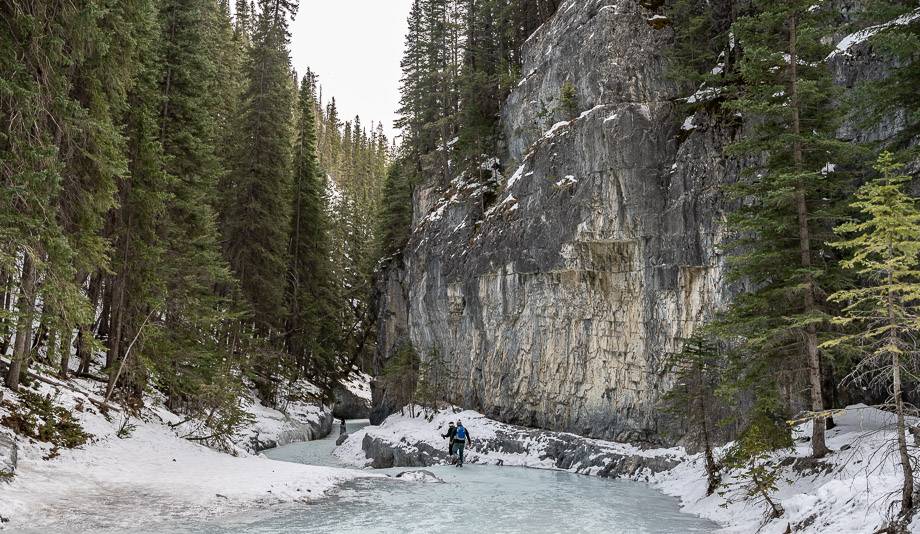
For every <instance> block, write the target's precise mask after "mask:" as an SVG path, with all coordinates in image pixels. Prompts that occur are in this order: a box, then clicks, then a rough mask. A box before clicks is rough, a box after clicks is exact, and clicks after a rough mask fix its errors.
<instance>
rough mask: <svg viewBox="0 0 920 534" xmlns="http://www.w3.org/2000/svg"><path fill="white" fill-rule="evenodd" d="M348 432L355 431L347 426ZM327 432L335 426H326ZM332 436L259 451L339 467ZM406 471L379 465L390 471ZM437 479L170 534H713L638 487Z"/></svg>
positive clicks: (486, 472)
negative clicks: (694, 533) (446, 533)
mask: <svg viewBox="0 0 920 534" xmlns="http://www.w3.org/2000/svg"><path fill="white" fill-rule="evenodd" d="M350 426H351V428H350V430H352V431H353V430H354V429H356V428H359V427H360V426H363V422H354V423H352V424H351V425H350ZM336 430H337V429H336ZM337 434H338V432H337V431H336V432H334V435H333V436H331V437H330V438H327V439H324V440H318V441H313V442H310V443H298V444H293V445H288V446H285V447H281V448H279V449H275V450H273V451H269V452H268V453H267V456H269V457H271V458H274V459H277V460H284V461H290V462H301V463H309V464H315V465H331V466H336V465H339V464H338V463H337V461H336V459H335V458H334V457H333V456H332V450H333V449H334V448H335V438H336V437H337ZM407 470H410V469H406V468H400V469H389V470H384V471H383V472H385V473H388V474H394V475H395V474H397V473H400V472H403V471H407ZM428 470H429V471H431V472H432V473H434V474H435V475H437V476H438V477H439V478H441V479H442V480H443V481H444V482H443V483H438V482H405V481H401V480H393V479H362V480H358V481H355V482H350V483H348V484H347V485H345V487H344V488H343V489H342V490H340V491H338V492H337V493H336V496H335V497H333V498H330V499H326V500H323V501H320V502H318V503H316V504H310V505H297V506H294V505H291V506H279V507H272V508H269V509H265V510H262V511H260V512H256V513H248V514H246V516H245V517H232V518H221V519H220V520H218V521H216V522H209V523H208V524H200V525H196V524H188V523H186V524H184V525H181V526H174V527H172V528H171V529H170V531H171V532H182V533H189V534H217V533H240V534H242V533H252V534H282V533H313V532H315V533H343V534H348V533H360V534H368V533H419V534H421V533H425V534H429V533H441V532H463V533H476V532H482V533H526V534H540V533H558V532H585V533H589V532H590V533H623V534H627V533H628V534H640V533H673V534H684V533H693V532H713V531H714V530H716V528H717V526H716V525H714V524H712V523H710V522H708V521H704V520H702V519H699V518H697V517H694V516H691V515H687V514H683V513H681V512H680V511H679V510H678V506H677V501H676V500H674V499H672V498H670V497H667V496H665V495H663V494H661V493H659V492H657V491H655V490H654V489H652V488H651V487H649V486H648V485H645V484H641V483H637V482H631V481H622V480H605V479H601V478H596V477H588V476H580V475H574V474H571V473H566V472H558V471H543V470H537V469H523V468H515V467H496V466H479V465H467V466H465V467H463V468H462V469H458V468H455V467H451V466H442V467H431V468H428Z"/></svg>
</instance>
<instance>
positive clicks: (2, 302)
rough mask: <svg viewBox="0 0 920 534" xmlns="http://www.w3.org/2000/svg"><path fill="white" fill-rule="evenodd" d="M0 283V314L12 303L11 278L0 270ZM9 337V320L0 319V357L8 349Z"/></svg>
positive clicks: (7, 309)
mask: <svg viewBox="0 0 920 534" xmlns="http://www.w3.org/2000/svg"><path fill="white" fill-rule="evenodd" d="M0 283H2V284H3V292H2V293H0V312H6V311H9V309H10V304H12V302H13V276H12V275H11V274H7V272H6V271H4V270H3V269H0ZM11 337H12V336H11V334H10V321H9V319H3V318H0V355H3V354H6V350H7V349H8V348H10V338H11Z"/></svg>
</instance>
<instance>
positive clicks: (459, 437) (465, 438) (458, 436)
mask: <svg viewBox="0 0 920 534" xmlns="http://www.w3.org/2000/svg"><path fill="white" fill-rule="evenodd" d="M456 428H457V430H456V431H454V450H455V451H457V455H458V456H459V457H460V461H459V462H457V467H463V449H464V448H466V446H467V445H472V444H473V440H472V439H470V431H469V430H467V429H466V427H465V426H463V423H461V422H460V421H457V427H456Z"/></svg>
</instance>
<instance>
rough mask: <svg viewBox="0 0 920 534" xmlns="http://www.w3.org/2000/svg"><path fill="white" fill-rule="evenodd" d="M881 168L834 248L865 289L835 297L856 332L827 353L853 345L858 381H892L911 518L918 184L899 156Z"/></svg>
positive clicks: (904, 506)
mask: <svg viewBox="0 0 920 534" xmlns="http://www.w3.org/2000/svg"><path fill="white" fill-rule="evenodd" d="M875 168H876V170H877V171H878V172H879V174H880V175H881V176H880V177H879V178H878V179H876V180H873V181H870V182H868V183H866V184H865V185H863V186H862V187H861V188H860V189H859V191H858V192H857V193H856V200H855V201H854V202H853V203H852V207H853V208H855V209H857V210H859V212H860V214H861V215H862V218H861V219H860V220H857V221H852V222H847V223H843V224H841V225H840V226H838V227H837V232H838V233H839V234H840V235H841V236H842V237H844V238H845V239H844V240H843V241H840V242H837V243H835V244H834V245H835V246H836V247H838V248H841V249H843V250H845V251H847V252H850V253H851V256H849V257H848V258H847V259H845V260H844V261H843V262H842V265H843V267H844V268H846V269H850V270H853V271H855V272H856V273H857V274H858V275H859V276H860V278H861V280H862V282H863V284H862V285H860V286H859V287H856V288H853V289H846V290H842V291H838V292H836V293H834V294H833V295H831V297H830V298H831V300H833V301H835V302H839V303H841V304H844V305H845V307H844V308H843V310H842V313H841V315H840V316H839V317H837V318H836V319H835V322H836V323H838V324H841V325H844V326H846V327H847V332H850V333H848V334H845V335H842V336H840V337H838V338H837V339H834V340H832V341H828V342H827V343H825V346H831V347H832V346H835V345H839V344H846V345H850V346H853V347H856V348H857V350H859V351H860V352H861V353H862V354H864V358H863V359H862V361H861V362H860V364H859V365H858V366H857V368H856V369H855V370H854V371H853V373H852V375H851V376H852V377H858V378H859V379H861V380H868V381H869V382H872V381H874V380H876V379H883V380H884V381H885V382H888V381H889V380H890V383H891V396H892V404H893V405H894V408H895V413H896V414H897V449H898V457H899V463H900V466H901V472H902V473H903V484H902V489H901V510H900V515H901V517H902V518H905V519H909V518H910V517H911V513H912V511H913V506H914V505H913V503H914V500H913V499H914V472H913V465H912V464H911V458H910V455H909V453H908V450H907V436H906V432H907V429H906V423H905V420H904V419H905V407H904V398H903V395H902V392H903V390H904V379H903V378H902V376H904V374H907V376H909V373H904V368H905V367H906V366H907V364H909V363H911V362H912V360H914V359H915V353H916V346H915V343H916V339H917V336H918V335H920V314H918V313H917V307H918V304H920V207H918V205H917V199H916V198H913V197H912V196H911V195H910V194H908V193H907V191H905V189H906V187H907V185H908V183H909V182H910V177H909V176H904V175H901V174H898V173H899V171H900V169H902V168H903V165H901V164H898V163H896V162H895V161H894V157H893V156H892V155H891V153H888V152H885V153H883V154H881V155H880V156H879V158H878V163H877V165H876V167H875ZM914 363H915V362H914ZM902 373H904V374H902Z"/></svg>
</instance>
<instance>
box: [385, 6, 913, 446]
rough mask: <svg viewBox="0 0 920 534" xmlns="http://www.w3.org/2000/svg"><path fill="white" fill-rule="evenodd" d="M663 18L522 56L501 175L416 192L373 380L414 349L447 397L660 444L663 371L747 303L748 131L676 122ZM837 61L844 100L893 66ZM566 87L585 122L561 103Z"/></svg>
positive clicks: (549, 39) (645, 16) (580, 12)
mask: <svg viewBox="0 0 920 534" xmlns="http://www.w3.org/2000/svg"><path fill="white" fill-rule="evenodd" d="M653 14H654V13H653V12H652V11H649V10H648V9H646V8H644V7H642V5H640V2H636V1H634V0H579V1H575V0H569V1H566V2H563V4H562V5H561V6H560V8H559V12H558V13H557V14H556V15H555V16H554V17H553V18H552V19H551V20H550V21H549V22H547V23H546V24H545V25H544V26H543V27H541V28H540V29H539V30H538V31H537V32H536V33H535V34H534V35H533V36H531V38H530V39H529V40H528V41H527V43H526V45H525V47H524V51H523V55H524V67H523V69H522V72H523V73H525V74H524V76H523V78H522V80H521V82H520V84H519V85H518V87H517V88H516V89H514V90H513V92H512V93H511V95H510V96H509V98H508V100H507V102H506V103H505V105H504V107H503V110H502V120H503V127H504V133H505V138H506V143H507V147H508V153H507V154H504V155H503V156H502V158H501V163H495V164H493V165H490V166H487V167H484V168H483V170H482V172H481V173H480V174H479V175H478V176H471V175H469V174H467V175H464V176H461V177H459V178H457V179H456V180H454V181H453V182H451V184H450V185H449V186H447V187H441V188H438V187H437V184H427V185H425V186H423V187H421V188H419V189H418V191H417V192H416V198H415V201H416V202H415V203H416V205H415V217H414V223H413V225H414V232H413V235H412V238H411V240H410V242H409V245H408V247H407V249H406V251H405V253H404V255H403V257H402V258H401V259H400V260H399V261H396V262H394V264H393V267H391V268H390V269H389V270H387V271H386V272H385V273H384V274H383V276H382V278H381V281H380V283H379V284H378V291H379V297H380V298H379V301H378V302H379V304H380V305H379V312H380V314H379V317H378V325H379V327H380V330H381V338H380V344H379V346H378V353H377V357H376V365H377V371H378V373H379V371H380V370H381V369H382V368H383V366H384V365H385V362H386V361H387V358H388V357H389V356H390V355H391V354H392V352H393V350H394V349H395V348H396V347H397V346H398V345H399V344H401V343H406V342H411V344H412V345H413V346H414V347H415V349H416V350H417V352H418V353H419V354H420V356H421V357H422V358H423V359H427V361H428V362H432V361H437V360H443V364H441V365H438V366H437V367H438V368H437V369H434V371H433V374H434V376H435V377H436V381H437V382H438V384H439V391H441V392H443V393H442V395H443V397H444V400H448V401H451V402H453V403H456V404H459V405H462V406H465V407H470V408H475V409H477V410H479V411H482V412H483V413H485V414H486V415H488V416H489V417H492V418H496V419H499V420H501V421H505V422H510V423H518V424H523V425H527V426H536V427H541V428H546V429H552V430H564V431H570V432H575V433H578V434H583V435H588V436H593V437H601V438H607V439H615V440H626V441H652V442H654V441H659V440H660V436H661V434H662V432H661V431H662V425H666V422H665V421H664V420H663V419H662V417H661V416H660V414H659V410H658V409H657V407H656V403H657V401H658V400H659V399H660V397H661V395H662V394H663V393H664V392H665V391H667V390H668V388H669V387H670V385H671V382H670V377H669V376H668V373H667V372H666V369H665V366H664V362H665V361H666V359H667V358H668V355H669V354H671V353H674V352H676V351H678V350H679V348H680V346H679V345H680V339H682V338H684V337H686V336H688V335H690V334H691V333H692V331H693V329H694V328H695V326H696V325H698V324H700V323H701V322H702V321H704V320H706V319H707V318H708V317H709V316H710V315H711V314H712V313H713V311H714V310H716V309H718V308H719V307H720V306H723V305H724V304H725V303H726V302H727V301H728V300H729V299H730V296H731V295H732V294H733V292H734V291H737V290H738V288H733V287H730V286H729V284H728V283H727V281H726V279H725V267H724V263H725V262H724V258H723V257H722V255H721V252H720V244H721V243H722V242H723V241H724V233H725V227H724V221H725V218H726V213H727V212H728V211H729V209H730V205H729V204H728V201H727V199H726V198H725V196H724V194H723V186H724V185H725V184H729V183H732V182H733V181H735V180H736V179H737V177H738V176H739V168H738V165H739V164H738V163H731V162H729V161H727V160H726V159H725V158H724V157H723V153H724V147H725V145H726V144H728V143H730V142H732V141H733V140H734V139H735V138H736V136H737V132H736V131H735V129H734V128H736V127H737V126H730V125H727V124H726V123H725V121H724V120H721V119H720V118H712V117H709V116H708V115H707V112H706V111H705V109H704V110H701V111H698V112H696V113H695V115H694V116H692V117H685V116H683V115H682V112H681V111H680V108H681V106H679V105H678V104H679V100H680V99H681V98H686V97H687V96H688V95H689V94H690V93H692V92H693V89H692V88H690V89H689V90H688V88H686V87H684V88H680V87H677V85H676V84H675V82H674V80H673V79H672V78H670V77H669V74H668V73H667V72H666V71H665V54H666V53H667V49H668V47H669V43H670V40H671V38H672V36H671V30H670V27H669V26H668V25H663V26H659V27H657V28H656V27H653V25H652V24H650V21H649V18H650V17H651V16H652V15H653ZM839 37H842V36H829V38H830V39H834V38H839ZM835 42H836V41H835ZM829 66H830V68H831V69H832V71H833V73H834V76H835V79H836V80H837V81H838V83H839V84H841V85H845V86H852V85H853V84H855V83H856V82H858V81H860V80H863V79H872V78H877V77H878V76H882V75H884V71H885V69H884V68H883V67H880V66H878V65H877V64H875V63H873V62H872V55H871V54H868V53H864V52H860V51H859V47H857V48H856V49H854V50H853V51H851V52H850V53H847V54H841V55H839V57H833V58H831V59H830V60H829ZM566 82H570V83H571V84H572V85H573V86H574V87H575V88H576V93H577V107H578V110H579V111H578V112H577V113H575V114H574V115H573V116H567V115H566V111H565V110H563V109H562V106H561V105H560V102H559V100H560V98H559V95H560V89H561V88H562V86H563V84H565V83H566ZM896 129H897V126H896V125H894V126H892V127H891V128H883V129H882V131H879V132H860V131H859V130H858V129H856V128H854V127H853V126H852V125H849V126H848V125H844V126H843V127H842V128H841V133H840V135H841V137H842V138H847V139H853V140H864V139H867V138H873V139H874V138H885V137H886V136H890V135H891V133H892V132H893V131H896ZM490 174H491V176H490ZM490 179H491V181H492V182H497V183H498V184H499V186H498V187H497V188H496V187H491V186H490V185H489V182H490ZM374 403H375V407H374V410H375V412H374V414H373V415H372V422H376V421H379V420H380V419H382V418H383V416H385V415H386V414H388V413H390V412H391V411H392V410H393V409H395V408H398V407H397V406H393V403H392V401H391V400H390V399H389V398H388V397H387V394H386V391H385V390H384V388H383V387H382V386H381V384H380V383H379V382H378V383H377V384H376V387H375V390H374Z"/></svg>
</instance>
